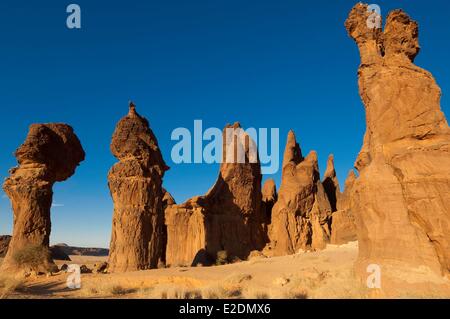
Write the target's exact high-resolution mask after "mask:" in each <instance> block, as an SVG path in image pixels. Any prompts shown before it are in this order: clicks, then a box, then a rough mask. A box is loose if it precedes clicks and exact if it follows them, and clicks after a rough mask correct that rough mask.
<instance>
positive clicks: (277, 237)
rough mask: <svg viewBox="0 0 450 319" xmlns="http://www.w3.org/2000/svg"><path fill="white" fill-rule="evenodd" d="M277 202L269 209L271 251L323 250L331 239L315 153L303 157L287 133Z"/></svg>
mask: <svg viewBox="0 0 450 319" xmlns="http://www.w3.org/2000/svg"><path fill="white" fill-rule="evenodd" d="M284 154H285V155H284V156H285V157H284V160H283V173H282V180H281V187H280V190H279V192H278V201H277V202H276V204H275V206H274V207H273V209H272V224H271V228H270V240H271V248H272V250H273V253H274V254H275V255H286V254H293V253H296V252H297V251H298V250H300V249H316V248H317V249H321V248H325V246H326V244H327V242H328V241H329V238H330V229H329V223H330V222H331V206H330V203H329V201H328V198H327V195H326V193H325V190H324V188H323V186H322V183H321V182H320V173H319V166H318V162H317V154H316V152H314V151H312V152H310V153H309V154H308V156H307V157H306V158H303V157H302V155H301V154H302V152H301V150H300V147H299V145H298V143H297V141H296V139H295V134H294V132H292V131H290V132H289V134H288V138H287V143H286V150H285V153H284Z"/></svg>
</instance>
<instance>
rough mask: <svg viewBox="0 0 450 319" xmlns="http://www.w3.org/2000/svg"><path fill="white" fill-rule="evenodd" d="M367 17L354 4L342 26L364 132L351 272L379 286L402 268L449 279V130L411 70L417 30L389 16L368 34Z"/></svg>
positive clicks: (399, 16) (433, 87)
mask: <svg viewBox="0 0 450 319" xmlns="http://www.w3.org/2000/svg"><path fill="white" fill-rule="evenodd" d="M367 9H368V6H367V5H365V4H357V5H356V6H355V7H354V8H353V9H352V10H351V12H350V14H349V17H348V19H347V21H346V23H345V26H346V28H347V31H348V33H349V35H350V36H351V37H352V38H353V39H354V40H355V41H356V43H357V45H358V47H359V51H360V55H361V65H360V67H359V72H358V80H359V91H360V95H361V98H362V100H363V103H364V107H365V110H366V125H367V131H366V134H365V136H364V143H363V146H362V149H361V152H360V153H359V156H358V158H357V160H356V164H355V166H356V168H357V170H358V171H359V177H358V178H357V179H356V180H355V182H354V184H353V187H352V193H351V195H350V197H351V205H350V206H351V210H352V212H353V213H354V214H355V219H356V225H357V235H358V240H359V257H358V261H357V270H358V273H359V274H361V276H362V277H367V272H366V270H367V267H368V265H369V264H378V265H380V267H381V268H382V270H383V278H388V277H389V276H390V275H391V277H392V278H398V277H399V276H398V274H400V273H402V269H403V268H402V267H405V268H410V267H414V268H415V269H417V268H418V267H422V269H428V270H429V271H431V272H432V273H436V274H438V275H442V274H444V275H449V274H450V129H449V126H448V124H447V121H446V119H445V116H444V114H443V113H442V112H441V108H440V97H441V90H440V89H439V87H438V86H437V84H436V82H435V80H434V78H433V76H432V75H431V74H430V73H429V72H427V71H425V70H423V69H421V68H419V67H418V66H416V65H414V63H413V61H414V58H415V57H416V55H417V54H418V53H419V44H418V25H417V23H416V22H415V21H413V20H411V18H410V17H409V16H408V15H407V14H406V13H405V12H403V11H401V10H395V11H392V12H391V13H390V14H389V15H388V17H387V21H386V25H385V28H384V30H382V29H381V28H380V29H371V28H369V26H370V24H368V23H367V20H368V18H369V14H370V13H369V12H368V10H367ZM405 276H406V275H405ZM405 276H403V277H405ZM405 278H406V277H405ZM385 282H387V280H386V281H385Z"/></svg>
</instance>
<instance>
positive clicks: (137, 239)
mask: <svg viewBox="0 0 450 319" xmlns="http://www.w3.org/2000/svg"><path fill="white" fill-rule="evenodd" d="M111 151H112V153H113V155H114V156H115V157H116V158H117V159H118V160H119V162H118V163H117V164H115V165H114V166H113V167H112V168H111V170H110V172H109V174H108V184H109V188H110V191H111V196H112V199H113V202H114V216H113V229H112V238H111V245H110V255H109V271H110V272H125V271H136V270H144V269H150V268H156V267H157V266H158V262H159V261H160V260H161V259H163V258H164V256H163V255H164V247H165V244H166V243H165V242H164V207H163V196H164V193H163V188H162V179H163V176H164V173H165V171H166V170H168V167H167V166H166V164H165V162H164V160H163V158H162V155H161V151H160V149H159V146H158V142H157V140H156V137H155V135H154V134H153V132H152V130H151V129H150V127H149V123H148V121H147V120H146V119H145V118H143V117H142V116H140V115H139V114H138V113H137V112H136V109H135V106H134V104H132V103H130V110H129V113H128V115H127V116H125V117H124V118H122V119H121V120H120V121H119V123H118V124H117V127H116V130H115V132H114V134H113V138H112V143H111Z"/></svg>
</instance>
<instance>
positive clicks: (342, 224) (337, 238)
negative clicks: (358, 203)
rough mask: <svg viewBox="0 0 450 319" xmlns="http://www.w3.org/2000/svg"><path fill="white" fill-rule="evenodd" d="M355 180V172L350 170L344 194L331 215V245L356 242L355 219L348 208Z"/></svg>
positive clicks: (349, 207)
mask: <svg viewBox="0 0 450 319" xmlns="http://www.w3.org/2000/svg"><path fill="white" fill-rule="evenodd" d="M355 180H356V175H355V172H354V171H353V170H351V171H350V172H349V174H348V177H347V179H346V181H345V189H344V192H343V193H342V194H340V196H339V200H338V202H337V211H336V212H334V213H333V215H332V224H331V244H334V245H342V244H346V243H348V242H351V241H356V240H357V236H356V224H355V217H354V216H353V213H352V211H351V206H350V205H351V193H352V189H353V184H354V183H355Z"/></svg>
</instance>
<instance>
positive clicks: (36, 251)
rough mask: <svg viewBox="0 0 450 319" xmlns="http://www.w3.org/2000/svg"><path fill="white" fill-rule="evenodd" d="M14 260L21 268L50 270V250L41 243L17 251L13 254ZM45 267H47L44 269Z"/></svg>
mask: <svg viewBox="0 0 450 319" xmlns="http://www.w3.org/2000/svg"><path fill="white" fill-rule="evenodd" d="M13 259H14V262H15V263H16V264H17V266H18V267H20V268H30V269H32V270H50V269H49V268H50V260H51V257H50V251H49V249H48V248H47V247H43V246H40V245H34V246H28V247H25V248H23V249H20V250H18V251H16V252H15V253H14V255H13ZM43 268H45V269H43Z"/></svg>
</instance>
